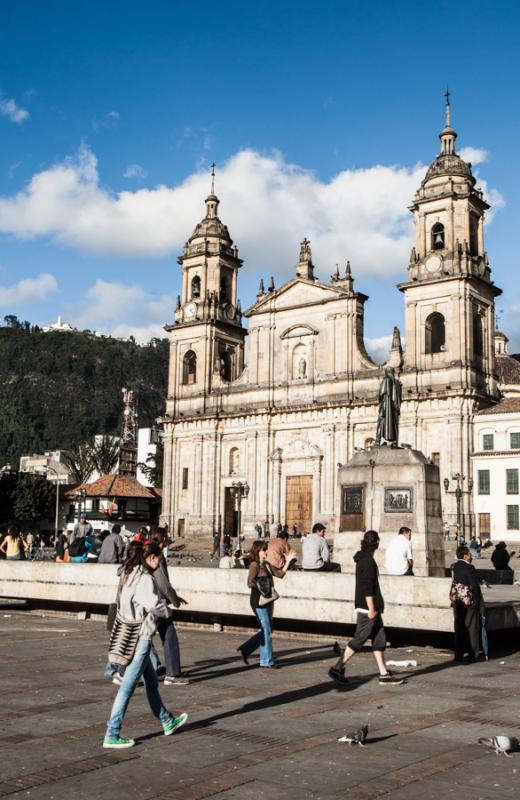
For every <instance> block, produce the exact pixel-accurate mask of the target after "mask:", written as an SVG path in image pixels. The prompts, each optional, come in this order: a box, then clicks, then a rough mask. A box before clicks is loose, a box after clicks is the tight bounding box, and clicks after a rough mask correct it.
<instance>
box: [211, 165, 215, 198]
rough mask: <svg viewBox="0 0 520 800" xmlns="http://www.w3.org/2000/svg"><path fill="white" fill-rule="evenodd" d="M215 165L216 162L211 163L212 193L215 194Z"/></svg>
mask: <svg viewBox="0 0 520 800" xmlns="http://www.w3.org/2000/svg"><path fill="white" fill-rule="evenodd" d="M215 167H216V164H215V162H213V164H212V165H211V192H210V194H215Z"/></svg>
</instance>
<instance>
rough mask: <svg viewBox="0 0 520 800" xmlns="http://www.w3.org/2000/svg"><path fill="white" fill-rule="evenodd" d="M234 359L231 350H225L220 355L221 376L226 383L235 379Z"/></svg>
mask: <svg viewBox="0 0 520 800" xmlns="http://www.w3.org/2000/svg"><path fill="white" fill-rule="evenodd" d="M232 373H233V358H232V354H231V353H230V352H229V350H223V351H222V352H221V354H220V374H221V376H222V377H223V378H224V380H226V381H230V380H232V378H233V375H232Z"/></svg>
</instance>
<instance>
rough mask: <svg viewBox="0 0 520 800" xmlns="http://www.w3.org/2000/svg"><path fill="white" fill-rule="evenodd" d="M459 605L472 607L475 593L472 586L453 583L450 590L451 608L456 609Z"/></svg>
mask: <svg viewBox="0 0 520 800" xmlns="http://www.w3.org/2000/svg"><path fill="white" fill-rule="evenodd" d="M457 603H461V605H463V606H470V605H471V604H472V603H473V591H472V589H471V586H466V584H465V583H455V581H453V583H452V584H451V588H450V604H451V607H452V608H454V607H455V606H456V605H457Z"/></svg>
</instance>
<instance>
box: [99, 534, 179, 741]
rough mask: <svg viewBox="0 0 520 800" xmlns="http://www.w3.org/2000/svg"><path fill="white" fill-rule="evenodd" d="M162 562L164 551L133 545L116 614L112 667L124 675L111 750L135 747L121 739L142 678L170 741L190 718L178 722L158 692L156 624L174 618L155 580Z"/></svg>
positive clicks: (112, 727)
mask: <svg viewBox="0 0 520 800" xmlns="http://www.w3.org/2000/svg"><path fill="white" fill-rule="evenodd" d="M161 557H162V552H161V548H160V547H159V545H157V544H156V543H155V542H152V543H151V544H148V545H145V546H142V545H141V544H140V543H137V542H134V543H133V545H132V549H131V552H130V554H129V556H128V558H127V560H126V561H125V563H124V565H123V572H122V580H121V591H120V593H119V596H118V604H117V614H116V619H115V622H114V625H113V628H112V634H111V636H110V646H109V661H110V663H111V664H116V665H119V666H122V667H125V673H124V676H123V679H122V682H121V685H120V687H119V691H118V693H117V695H116V698H115V700H114V705H113V706H112V711H111V713H110V719H109V721H108V727H107V732H106V736H105V739H104V742H103V747H106V748H114V749H122V748H125V747H132V746H133V745H134V744H135V741H134V740H133V739H124V738H123V737H121V735H120V731H121V726H122V724H123V719H124V716H125V714H126V710H127V708H128V704H129V702H130V698H131V697H132V695H133V693H134V690H135V687H136V685H137V682H138V681H139V679H140V678H141V676H142V677H143V680H144V685H145V690H146V696H147V698H148V702H149V704H150V708H151V710H152V713H153V715H154V716H155V717H157V718H158V719H159V720H160V721H161V724H162V726H163V731H164V735H165V736H171V734H172V733H174V732H175V731H176V730H177V729H178V728H180V726H181V725H184V723H185V722H186V720H187V718H188V715H187V714H181V715H180V716H178V717H175V716H174V715H173V714H171V713H170V712H169V711H168V710H167V709H166V708H165V707H164V704H163V702H162V700H161V696H160V694H159V690H158V686H157V675H156V674H155V670H154V668H153V667H152V664H151V662H150V652H151V649H152V637H153V635H154V634H155V632H156V629H157V618H158V617H168V616H170V611H169V609H168V607H167V606H166V603H165V601H164V600H163V599H161V598H160V597H159V595H158V593H157V589H156V587H155V583H154V580H153V577H152V576H153V573H154V572H155V570H156V569H157V567H158V566H159V563H160V560H161Z"/></svg>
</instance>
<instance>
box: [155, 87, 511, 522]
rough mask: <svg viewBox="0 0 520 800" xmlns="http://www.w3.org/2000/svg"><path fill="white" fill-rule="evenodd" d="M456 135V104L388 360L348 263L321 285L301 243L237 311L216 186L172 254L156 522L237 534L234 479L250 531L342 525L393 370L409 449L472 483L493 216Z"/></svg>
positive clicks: (235, 271) (487, 336) (489, 354)
mask: <svg viewBox="0 0 520 800" xmlns="http://www.w3.org/2000/svg"><path fill="white" fill-rule="evenodd" d="M456 138H457V134H456V133H455V131H454V130H453V129H452V128H451V125H450V107H449V102H447V103H446V125H445V128H444V130H443V131H442V132H441V134H440V143H441V145H440V153H439V155H438V156H437V157H436V158H435V160H434V161H433V163H432V164H431V166H430V167H429V169H428V170H427V172H426V175H425V177H424V180H423V181H422V183H421V185H420V186H419V188H418V190H417V192H416V195H415V197H414V199H413V202H412V205H411V211H412V212H413V214H414V221H415V232H416V233H415V246H414V247H413V249H412V252H411V256H410V263H409V265H408V273H407V275H406V279H405V280H404V281H403V282H402V283H400V284H399V285H398V287H397V288H398V290H399V291H400V292H402V296H403V302H404V307H405V330H404V337H405V342H406V347H405V348H404V349H403V347H402V345H401V338H400V333H399V330H398V329H397V328H394V335H393V341H392V348H391V352H390V356H389V359H388V361H387V362H386V364H376V363H375V362H374V361H373V360H372V359H371V358H370V357H369V355H368V354H367V352H366V350H365V347H364V343H363V317H364V307H365V303H366V301H367V300H368V298H367V296H366V295H364V294H363V293H362V292H360V291H357V290H356V288H354V279H353V277H352V274H351V269H350V265H349V264H348V262H347V265H346V268H345V270H344V271H342V273H341V274H340V273H339V271H338V270H337V271H336V274H335V275H333V276H332V278H331V279H330V280H326V279H323V277H321V276H319V275H318V274H317V270H316V268H315V266H314V264H313V261H312V253H311V247H310V244H309V242H308V241H307V240H306V239H304V241H303V242H302V244H301V249H300V255H299V260H298V264H297V266H296V269H295V274H294V277H293V278H292V279H291V280H289V281H288V282H287V283H285V284H284V285H283V286H280V287H279V288H275V287H274V284H273V282H272V281H271V285H269V286H267V287H264V285H263V283H261V284H260V288H259V292H258V295H257V300H256V303H255V304H254V305H253V306H251V308H248V309H247V310H245V311H243V312H242V310H241V307H240V301H239V299H238V275H239V271H240V268H241V267H242V261H241V259H240V258H239V255H238V249H237V247H236V246H235V245H234V243H233V241H232V240H231V237H230V235H229V232H228V229H227V227H226V226H225V225H224V224H223V223H222V222H221V220H220V218H219V200H218V198H217V197H216V195H215V192H214V187H213V185H212V190H211V193H210V195H209V196H208V197H207V199H206V215H205V217H204V219H203V220H202V221H201V222H200V223H199V224H198V225H197V226H196V228H195V230H194V231H193V234H192V236H191V238H190V239H189V241H188V242H187V243H186V245H185V247H184V251H183V253H182V255H181V256H180V258H179V264H180V265H181V268H182V293H181V295H180V296H179V297H178V300H177V307H176V310H175V316H174V322H173V323H172V324H169V325H167V326H166V330H167V331H169V335H170V342H171V344H170V366H169V383H168V396H167V400H166V413H165V416H164V418H163V420H162V422H163V424H164V428H165V439H164V442H165V458H164V480H163V515H162V521H163V522H167V523H168V524H169V526H170V529H171V531H172V532H174V533H175V534H176V535H177V534H178V535H184V534H190V535H191V534H193V535H205V536H207V535H208V534H210V533H211V532H212V531H213V530H223V531H229V532H232V530H233V525H234V524H235V522H234V519H235V517H234V513H233V512H234V506H233V497H232V494H231V491H230V488H231V486H232V483H233V482H234V481H247V483H248V485H249V487H250V492H249V495H248V497H247V499H246V500H244V502H243V505H242V518H243V528H244V531H245V532H246V533H249V534H251V533H252V532H253V529H254V525H255V523H257V522H261V523H263V524H264V525H265V524H266V523H269V524H272V523H273V522H275V523H278V522H281V523H282V524H284V523H287V524H288V525H289V526H292V525H293V524H296V525H297V526H298V527H299V528H300V529H301V530H308V529H309V528H310V526H311V524H312V523H313V522H315V521H318V520H319V521H322V522H324V523H325V524H326V525H327V526H328V527H329V531H335V530H337V529H338V519H339V511H340V509H339V506H338V504H339V494H338V486H337V474H338V465H341V464H343V463H345V462H347V461H348V459H349V458H350V457H351V456H352V454H353V453H354V451H355V449H356V448H367V447H370V445H371V443H372V441H373V439H374V436H375V429H376V420H377V402H376V397H377V390H378V387H379V384H380V381H381V377H382V375H383V372H384V368H385V366H388V365H390V366H393V367H394V368H395V370H396V373H397V375H398V376H399V378H400V380H401V382H402V384H403V404H402V409H401V429H400V441H401V442H404V443H408V444H410V445H411V446H412V447H413V448H416V449H418V450H421V451H422V452H423V453H424V454H425V455H426V456H427V457H429V458H431V459H432V461H434V462H435V463H437V464H438V465H439V467H440V471H441V478H444V477H449V478H451V476H452V475H453V474H454V473H456V472H461V473H463V474H464V475H466V476H469V475H470V454H471V450H472V420H473V416H474V414H475V412H477V411H478V410H479V409H482V408H484V407H488V406H490V405H492V404H494V403H495V402H497V400H498V399H499V392H498V384H497V375H496V367H495V354H494V329H495V324H494V303H495V297H496V296H497V295H498V294H500V289H498V288H497V287H496V286H495V285H494V284H493V282H492V280H491V270H490V266H489V262H488V257H487V254H486V251H485V248H484V214H485V211H486V209H488V208H489V206H488V205H487V204H486V202H485V200H484V197H483V194H482V192H481V191H480V190H479V189H478V188H477V187H476V181H475V178H474V177H473V175H472V171H471V165H470V164H468V163H465V162H464V161H463V160H462V159H461V158H460V156H459V155H458V154H457V152H456V148H455V142H456ZM245 321H247V323H248V324H247V327H246V325H245ZM246 336H249V342H248V345H249V346H248V357H247V363H246V361H245V356H244V343H245V337H246ZM444 499H445V509H444V517H445V519H447V520H448V521H449V522H453V521H454V518H455V508H454V506H453V505H452V503H453V498H452V497H451V496H449V495H446V496H445V498H444ZM464 502H465V503H467V502H469V497H468V496H465V497H464ZM469 510H470V509H469V506H468V505H466V506H465V511H466V512H467V511H469Z"/></svg>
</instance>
